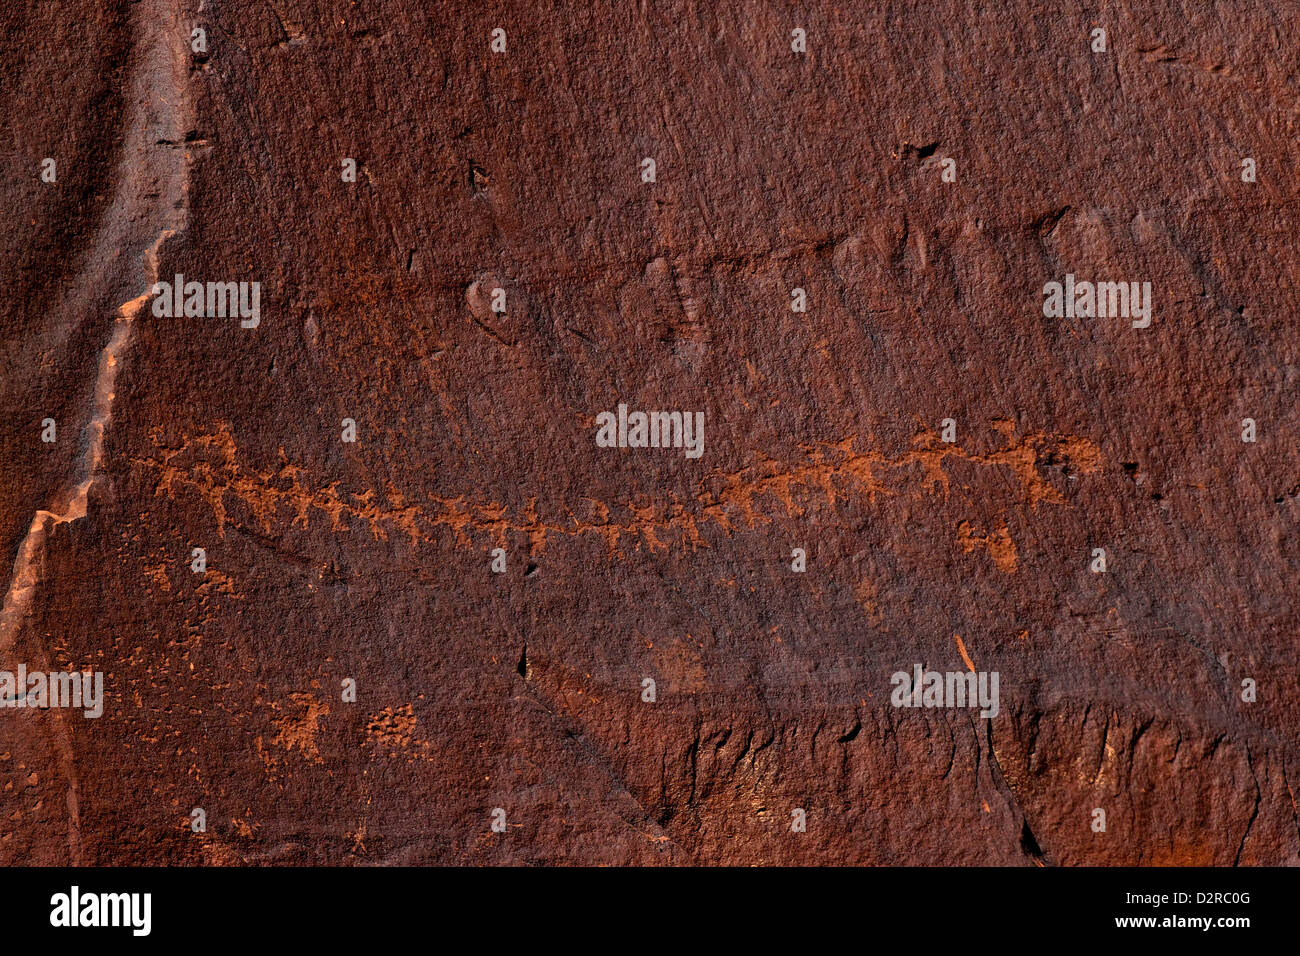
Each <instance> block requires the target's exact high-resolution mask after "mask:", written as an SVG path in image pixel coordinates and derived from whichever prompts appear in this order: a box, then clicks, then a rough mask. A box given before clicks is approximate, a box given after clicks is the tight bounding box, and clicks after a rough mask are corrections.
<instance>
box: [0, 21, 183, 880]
mask: <svg viewBox="0 0 1300 956" xmlns="http://www.w3.org/2000/svg"><path fill="white" fill-rule="evenodd" d="M133 28H134V30H135V38H136V39H135V45H134V51H133V57H132V60H133V63H132V66H131V68H130V73H129V76H128V80H127V83H128V96H129V107H128V110H127V114H126V118H125V127H126V130H125V134H124V138H123V143H122V156H121V159H120V160H119V162H118V168H117V177H116V179H117V182H118V183H119V185H118V187H117V189H116V190H115V192H114V195H113V200H112V203H111V204H110V207H109V212H108V214H107V215H106V216H105V218H104V223H103V226H102V227H101V229H100V230H99V231H98V233H97V234H96V236H95V237H94V238H93V240H92V241H91V243H90V249H89V252H88V254H87V255H86V256H85V262H86V266H85V267H84V268H83V270H82V271H81V272H80V274H79V275H78V276H77V277H76V279H75V280H74V284H75V289H74V290H72V291H70V292H69V293H68V294H67V295H65V297H64V299H63V301H62V302H61V303H60V306H61V307H60V308H56V309H55V310H53V311H52V312H51V313H50V321H51V322H57V321H59V320H60V319H61V318H62V316H64V315H66V314H67V311H72V312H73V317H74V320H75V318H76V306H77V305H78V304H80V303H81V302H83V301H84V297H85V296H86V294H87V293H88V292H89V293H90V294H91V295H94V294H96V293H98V294H102V293H103V292H105V291H109V290H112V289H114V288H116V287H118V286H120V285H124V284H125V285H134V286H135V287H136V288H139V284H138V283H139V277H138V276H134V277H133V276H132V275H131V273H133V272H135V271H136V270H137V269H138V267H139V265H140V264H143V266H144V272H145V275H144V277H143V278H144V281H143V283H142V284H143V286H144V288H143V291H142V292H141V293H140V294H139V295H137V296H135V297H134V298H132V299H130V300H129V301H126V302H123V303H122V304H121V305H120V306H118V307H117V310H116V316H115V319H114V322H113V325H112V329H111V331H110V332H109V339H108V342H107V344H106V345H105V346H104V348H103V349H102V351H101V352H100V356H99V363H98V369H97V371H96V376H95V381H94V388H93V391H92V392H91V402H92V407H91V410H90V417H89V418H88V420H87V422H86V424H85V426H84V429H83V433H82V434H83V441H84V445H85V451H84V452H83V454H82V455H81V457H80V458H79V460H78V461H77V465H76V472H75V474H74V475H73V476H72V478H71V480H72V482H73V483H72V484H71V485H70V487H69V488H68V489H67V490H66V491H65V492H63V493H61V494H60V495H58V496H57V497H56V498H55V500H53V501H52V502H51V503H50V505H49V506H48V507H47V508H43V509H40V510H38V511H36V513H35V514H34V515H33V517H32V522H31V525H30V526H29V528H28V530H27V534H26V535H25V536H24V538H23V540H22V543H21V544H20V546H19V548H18V553H17V556H16V557H15V559H14V566H13V571H12V573H11V577H10V583H9V588H8V589H7V591H6V593H5V597H4V603H3V605H2V606H0V660H4V661H5V662H6V664H5V666H8V661H9V659H10V658H12V657H13V655H14V653H15V651H16V648H17V645H18V636H19V631H20V629H21V627H22V625H23V622H24V621H25V620H26V619H27V616H28V613H29V611H30V610H31V605H32V600H33V598H34V596H35V593H36V589H37V588H38V587H39V585H40V583H41V581H42V571H43V567H42V566H43V558H44V554H45V546H46V544H47V542H48V540H49V535H50V529H51V528H53V527H54V526H56V525H60V524H66V523H69V522H72V521H76V520H77V519H79V518H84V517H85V516H86V509H87V506H88V502H89V497H90V489H91V486H92V485H93V484H94V482H95V477H96V474H97V473H98V471H99V468H100V465H101V464H102V462H103V457H104V436H105V431H106V429H107V427H108V423H109V422H110V421H111V419H112V413H113V398H114V395H115V391H114V389H115V387H116V383H117V373H118V369H119V366H120V363H121V361H122V358H123V355H124V353H125V351H126V350H127V348H128V347H129V346H130V341H131V324H132V323H133V322H134V321H135V319H136V317H137V316H138V315H139V314H140V311H141V310H142V309H144V308H146V306H147V304H148V301H149V299H150V296H151V289H152V287H153V285H154V283H155V282H156V281H157V279H158V270H159V255H160V253H161V249H162V246H163V243H165V242H166V241H167V240H168V239H169V238H171V237H172V236H174V235H176V234H177V233H178V232H180V231H182V230H183V229H184V228H185V225H186V222H187V218H188V203H187V200H188V189H189V169H188V164H189V162H190V158H189V155H188V153H185V152H181V151H176V150H169V149H166V148H162V147H161V146H160V145H159V143H160V142H162V141H163V139H164V137H158V136H156V135H154V133H155V132H156V131H157V130H158V128H159V127H160V126H162V127H165V128H167V129H168V130H171V129H177V130H180V131H184V130H185V129H187V128H188V124H189V121H190V118H191V115H192V114H191V106H190V102H189V99H188V96H187V92H186V89H185V75H186V71H187V69H188V65H187V63H186V53H185V46H184V39H185V33H184V31H183V22H182V16H181V11H180V10H179V8H175V7H173V5H172V0H147V2H145V3H142V4H140V6H139V8H138V10H137V13H136V16H135V22H134V24H133ZM177 138H179V137H177ZM141 222H145V223H148V222H153V223H155V226H154V229H153V230H151V232H152V233H153V235H154V238H153V240H152V242H148V240H147V238H145V239H143V240H142V239H141V238H140V225H139V224H140V223H141ZM145 235H146V237H147V235H148V234H147V233H146V234H145ZM145 243H147V245H146V244H145ZM122 270H127V271H126V273H125V274H122ZM65 307H67V308H66V309H65ZM87 307H90V306H87ZM40 653H41V655H42V656H43V657H46V658H47V660H48V655H47V654H46V652H45V651H44V649H41V651H40ZM54 719H55V720H57V721H58V727H59V733H58V734H57V735H56V738H55V740H54V746H55V749H56V750H57V751H58V753H59V757H60V760H61V762H62V764H63V769H64V772H65V774H66V776H67V779H68V794H67V805H68V829H69V832H68V842H69V851H70V856H71V861H72V862H73V863H74V864H75V865H80V864H81V862H82V855H81V839H80V820H79V812H78V789H79V787H78V777H77V772H76V767H75V764H74V760H73V750H72V740H71V735H70V733H69V731H68V727H67V723H66V720H67V718H66V717H65V716H64V714H63V712H62V711H60V710H55V711H54Z"/></svg>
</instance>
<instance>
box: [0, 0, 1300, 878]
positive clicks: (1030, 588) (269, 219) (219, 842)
mask: <svg viewBox="0 0 1300 956" xmlns="http://www.w3.org/2000/svg"><path fill="white" fill-rule="evenodd" d="M967 6H968V5H966V4H964V3H957V2H941V3H934V4H923V5H922V4H909V3H901V2H891V3H884V4H851V5H835V4H830V3H815V4H812V5H809V6H806V7H805V8H803V9H801V10H800V11H799V12H797V13H795V12H792V11H789V10H787V9H785V8H784V7H783V6H781V5H779V4H767V3H762V2H747V3H743V4H738V5H730V4H709V3H682V4H672V3H655V4H620V5H612V4H611V5H604V4H599V5H593V6H591V7H590V8H588V9H582V8H580V7H575V6H573V5H568V4H552V5H545V6H543V7H538V6H536V5H534V4H503V5H502V4H499V5H494V6H489V7H484V6H483V5H481V4H465V3H445V4H442V3H440V4H434V5H432V6H430V5H426V4H420V3H415V2H411V0H382V2H377V3H371V4H365V5H353V4H347V3H334V2H326V3H320V4H314V3H304V2H300V0H276V2H274V3H257V4H254V3H245V2H235V3H226V2H222V3H205V4H204V5H202V7H201V8H200V9H197V10H196V9H194V8H191V7H188V6H183V5H180V4H177V3H175V2H174V0H143V2H140V3H126V2H118V3H113V4H89V3H77V4H74V5H73V8H74V9H73V10H71V11H70V10H69V9H68V7H67V5H60V7H59V9H58V10H55V9H54V8H52V7H50V8H48V9H47V5H39V4H31V5H28V8H26V9H10V10H5V11H3V12H0V37H2V39H0V44H2V45H0V64H2V67H0V69H2V73H3V78H4V82H3V85H2V86H0V130H2V131H3V141H4V143H5V144H6V146H5V149H4V150H3V151H2V152H0V162H2V163H3V164H4V169H3V172H4V175H3V176H2V177H0V190H3V199H4V203H3V206H4V208H5V210H6V212H7V214H6V216H5V226H4V229H3V230H0V242H2V243H3V251H4V256H3V269H2V270H0V310H2V312H0V314H2V317H3V323H4V325H3V327H4V331H5V336H6V343H5V344H6V347H5V349H4V351H3V356H2V357H0V368H3V375H2V376H0V396H2V398H3V406H2V407H3V411H4V414H3V416H0V476H2V480H0V535H2V537H3V542H4V548H3V551H2V552H0V580H3V581H4V582H5V584H4V587H5V589H6V599H5V605H4V611H3V614H2V615H0V652H2V653H3V659H2V660H0V669H10V670H13V669H15V668H16V667H17V666H18V664H20V663H22V664H25V665H26V666H27V667H28V668H29V669H31V670H47V671H48V670H80V669H90V670H100V671H102V672H103V674H104V686H105V705H104V715H103V716H102V717H101V718H98V719H87V718H85V717H83V716H82V714H81V713H80V712H76V711H71V710H67V709H48V710H33V709H13V708H11V709H5V710H0V781H2V783H0V860H2V861H3V862H5V863H6V864H15V863H33V862H38V863H65V862H77V863H86V864H125V863H213V864H236V863H262V864H265V863H333V864H347V863H518V862H531V863H638V864H645V863H692V862H694V863H760V862H761V863H800V864H805V863H883V864H910V863H928V864H975V863H995V864H1020V863H1038V864H1131V863H1137V864H1202V863H1214V864H1232V863H1240V864H1278V863H1286V862H1296V861H1297V859H1298V857H1297V846H1298V844H1297V813H1296V808H1295V801H1294V797H1293V793H1294V791H1295V789H1296V786H1297V783H1298V782H1300V781H1297V773H1298V772H1300V770H1298V768H1297V764H1296V744H1297V719H1296V715H1297V681H1300V672H1298V668H1297V665H1296V660H1295V653H1294V646H1295V635H1296V632H1297V616H1296V612H1295V609H1294V606H1293V601H1294V598H1295V595H1296V592H1297V587H1296V572H1297V566H1298V565H1300V542H1298V540H1297V537H1296V534H1295V528H1296V523H1297V519H1298V518H1300V495H1298V494H1297V487H1298V486H1300V456H1298V455H1297V450H1296V436H1297V434H1298V430H1297V426H1298V425H1300V421H1298V414H1297V410H1296V409H1297V391H1298V389H1297V384H1298V378H1297V362H1298V358H1297V349H1296V341H1297V336H1296V333H1295V331H1294V323H1295V315H1296V312H1297V308H1298V305H1300V303H1297V292H1296V289H1297V280H1300V270H1298V269H1297V261H1296V257H1295V253H1294V239H1295V236H1296V235H1297V231H1298V229H1297V226H1298V225H1300V223H1297V219H1296V215H1297V214H1296V210H1297V208H1298V207H1297V202H1296V200H1297V196H1296V191H1295V185H1294V184H1295V176H1294V172H1295V165H1296V160H1295V156H1296V152H1295V143H1296V132H1297V131H1296V121H1295V115H1296V104H1297V102H1300V89H1298V87H1297V79H1296V75H1295V71H1294V68H1293V66H1294V63H1293V61H1294V51H1295V49H1296V46H1297V42H1298V41H1300V35H1298V32H1297V27H1296V23H1295V20H1294V19H1293V18H1289V17H1287V16H1286V15H1285V13H1284V12H1282V11H1280V10H1279V9H1278V8H1276V7H1274V6H1273V5H1270V4H1265V3H1247V4H1244V5H1243V4H1227V3H1214V2H1211V0H1195V2H1193V0H1183V2H1174V3H1160V4H1149V5H1148V4H1109V5H1106V6H1105V8H1104V9H1100V10H1098V11H1097V12H1096V13H1095V14H1094V15H1091V16H1088V15H1085V14H1083V13H1080V12H1078V11H1075V10H1065V9H1063V8H1061V7H1060V6H1059V5H1053V4H1031V3H1008V4H1003V5H1000V7H1001V9H998V10H986V11H981V12H979V13H973V12H971V11H970V10H968V9H967ZM363 7H364V9H363ZM196 26H198V27H202V28H203V29H204V31H205V33H206V38H207V52H206V53H195V52H193V51H192V50H191V48H190V45H189V44H190V36H191V34H190V31H191V30H192V29H193V28H194V27H196ZM496 27H500V28H502V29H504V30H505V31H506V44H507V46H506V51H505V52H504V53H493V52H492V50H491V48H490V42H491V33H492V30H493V29H494V28H496ZM796 27H799V28H802V29H803V30H805V31H806V34H807V52H806V53H802V54H801V53H795V52H793V51H792V49H791V40H792V30H793V29H794V28H796ZM1098 27H1100V28H1104V29H1105V30H1106V35H1107V37H1106V39H1107V52H1105V53H1094V52H1092V51H1091V49H1090V45H1091V42H1092V41H1091V39H1090V37H1091V31H1092V30H1093V29H1094V28H1098ZM45 157H52V158H54V159H55V160H56V165H57V179H56V181H55V182H53V183H47V182H43V181H42V180H41V175H40V174H41V169H42V166H41V163H42V160H43V159H44V158H45ZM1247 157H1249V158H1252V159H1254V160H1255V163H1256V167H1257V170H1258V175H1257V181H1256V182H1253V183H1248V182H1243V181H1242V175H1241V174H1242V160H1243V158H1247ZM345 158H353V159H355V161H356V164H357V170H358V172H357V176H356V181H355V182H345V181H343V178H342V175H341V170H342V161H343V160H344V159H345ZM645 158H653V159H654V160H655V181H654V182H653V183H648V182H644V181H643V177H642V165H641V164H642V160H643V159H645ZM946 159H952V160H954V161H955V166H946V165H945V163H944V160H946ZM945 169H952V170H953V171H954V172H955V176H956V181H955V182H946V181H945V180H944V175H943V174H944V171H945ZM178 273H180V274H184V275H185V276H186V277H187V279H192V280H199V281H221V282H259V283H261V286H260V288H261V313H260V324H258V325H257V327H255V328H243V327H241V323H240V321H239V320H238V319H237V318H229V317H227V318H216V317H189V318H186V317H180V318H175V317H172V318H167V317H158V316H155V315H154V314H153V309H152V302H153V298H154V297H153V296H152V295H150V291H151V288H152V285H153V283H154V282H155V280H158V279H163V280H166V281H171V277H172V276H174V275H175V274H178ZM1067 273H1068V274H1072V275H1074V276H1077V277H1078V278H1079V279H1080V280H1093V281H1109V280H1114V281H1119V280H1125V281H1139V282H1150V283H1151V286H1152V300H1151V301H1152V322H1151V325H1150V327H1149V328H1145V329H1140V328H1134V327H1133V324H1132V322H1130V321H1129V320H1127V319H1124V318H1120V317H1107V318H1066V317H1049V316H1046V315H1045V314H1044V309H1043V305H1044V293H1043V289H1044V286H1045V284H1046V283H1049V282H1052V281H1063V279H1064V276H1065V275H1066V274H1067ZM795 288H801V289H803V290H805V292H806V295H807V303H808V305H807V311H806V312H804V313H798V312H794V311H792V308H791V305H792V298H791V290H793V289H795ZM495 289H502V290H504V293H505V302H506V311H505V312H504V314H501V313H499V312H494V311H493V309H492V299H493V290H495ZM619 403H624V404H626V405H627V406H628V407H629V408H631V409H675V410H688V411H696V410H698V411H703V412H704V414H705V421H706V425H705V432H704V438H705V444H704V452H703V454H702V455H701V456H700V457H699V458H690V457H688V456H687V455H686V454H684V452H683V450H682V449H630V448H623V449H620V448H601V447H598V446H597V444H596V441H595V438H596V434H597V428H596V416H597V415H598V414H599V413H600V412H602V411H606V410H614V409H616V407H617V405H618V404H619ZM46 418H53V419H55V420H56V422H57V429H58V431H57V436H58V437H57V441H56V442H54V443H45V442H42V441H41V432H42V422H43V420H44V419H46ZM947 418H951V419H953V420H954V421H955V423H956V436H955V437H956V440H955V441H954V442H944V441H943V440H942V436H941V427H942V426H941V423H942V421H943V420H944V419H947ZM1246 418H1251V419H1253V420H1254V421H1255V422H1256V423H1257V432H1258V440H1257V441H1256V442H1254V443H1247V442H1243V441H1242V420H1243V419H1246ZM343 419H352V420H354V421H355V423H356V435H357V440H356V442H355V443H345V442H344V441H342V440H341V435H342V430H343V424H342V422H343ZM194 548H203V549H205V551H206V556H207V570H206V571H205V572H204V573H202V574H199V573H195V572H193V571H192V570H191V566H190V561H191V554H192V549H194ZM494 548H503V549H504V551H505V556H506V570H505V571H504V573H494V572H493V570H492V568H491V562H492V555H491V551H492V549H494ZM795 548H801V549H804V551H806V555H807V570H806V571H804V572H803V573H797V572H795V571H793V570H791V565H792V551H793V549H795ZM1095 549H1103V550H1104V551H1105V555H1106V562H1107V570H1106V572H1105V573H1094V572H1093V571H1091V570H1090V565H1091V564H1092V562H1093V554H1094V550H1095ZM917 664H920V665H923V666H924V667H927V668H931V669H935V670H938V671H945V672H946V671H953V672H963V671H967V670H968V669H970V670H977V671H981V672H988V671H996V672H998V674H999V675H1000V707H999V713H998V715H997V716H996V717H993V718H990V719H984V718H981V717H980V716H979V714H978V712H976V711H973V710H971V709H968V708H898V707H895V706H893V705H892V704H891V691H892V689H893V688H892V686H891V683H890V680H891V675H892V674H894V673H895V672H899V671H903V672H909V673H910V672H911V671H912V669H913V667H914V666H915V665H917ZM349 678H351V679H352V680H354V681H355V682H356V687H357V695H356V701H355V702H350V701H345V700H344V699H343V691H342V682H343V681H344V680H345V679H349ZM647 678H649V679H652V680H653V681H654V682H655V687H656V700H655V702H654V703H648V702H644V701H643V700H642V697H643V690H642V686H643V685H642V682H643V681H644V680H645V679H647ZM1248 678H1249V679H1252V680H1254V681H1255V682H1256V683H1257V685H1258V691H1257V698H1256V699H1255V700H1254V701H1253V702H1247V701H1244V700H1243V699H1242V697H1243V689H1242V682H1243V681H1244V680H1246V679H1248ZM196 807H197V808H203V810H204V811H205V814H206V822H207V827H206V831H205V832H199V833H196V832H194V831H193V827H192V826H191V811H192V810H193V809H194V808H196ZM495 808H501V809H503V810H504V811H505V819H506V828H505V832H504V833H498V832H494V831H493V828H492V823H493V811H494V809H495ZM796 809H801V810H803V811H805V815H806V821H807V827H806V832H793V831H792V826H791V824H792V820H793V817H792V812H793V811H794V810H796ZM1097 809H1102V810H1104V811H1105V819H1106V830H1105V832H1096V831H1095V829H1094V820H1095V819H1096V816H1095V813H1094V811H1095V810H1097Z"/></svg>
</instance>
